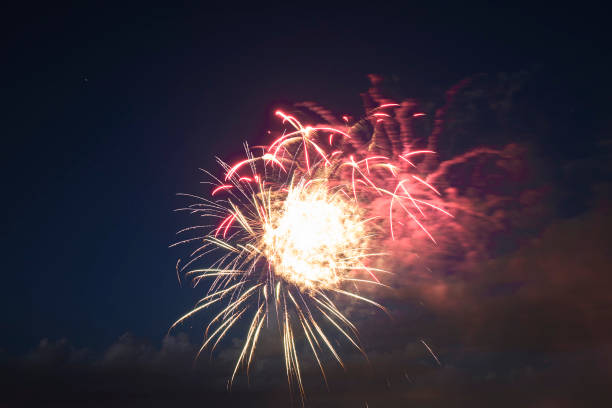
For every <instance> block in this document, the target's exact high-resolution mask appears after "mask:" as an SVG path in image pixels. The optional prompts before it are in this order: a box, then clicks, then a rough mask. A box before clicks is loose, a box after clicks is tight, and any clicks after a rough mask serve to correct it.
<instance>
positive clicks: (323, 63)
mask: <svg viewBox="0 0 612 408" xmlns="http://www.w3.org/2000/svg"><path fill="white" fill-rule="evenodd" d="M300 7H302V9H297V8H296V9H292V10H289V9H286V8H270V9H269V10H264V9H262V8H260V7H252V8H249V9H239V8H238V6H236V7H235V8H234V7H232V9H225V10H220V9H214V8H209V7H207V6H203V5H191V6H186V7H180V8H178V7H170V6H155V5H152V4H151V3H146V4H145V5H136V4H134V3H132V4H131V5H127V6H126V5H122V6H108V5H106V4H104V3H100V4H98V5H92V4H89V5H73V6H62V7H57V6H54V7H50V6H47V7H43V8H35V7H31V8H25V7H24V8H21V9H19V10H10V11H8V12H6V13H3V14H4V17H3V25H4V27H3V31H5V32H4V34H3V36H2V37H3V40H2V42H3V50H4V52H3V61H4V62H3V71H4V73H3V75H2V83H3V85H2V89H3V100H4V107H3V109H2V111H3V113H4V115H3V116H4V120H3V122H4V128H5V130H4V132H3V135H4V137H3V149H2V151H3V158H2V167H3V169H2V174H3V175H4V177H3V180H4V185H3V190H4V194H3V197H4V198H3V199H2V205H3V210H4V211H3V213H4V215H5V220H6V221H5V222H4V230H3V245H2V249H3V260H4V267H3V279H2V285H0V287H1V289H0V308H1V309H2V327H3V333H4V336H2V340H1V341H0V349H3V350H5V351H8V353H10V354H13V353H14V354H21V353H23V352H25V351H26V350H29V349H32V348H33V347H35V345H36V344H37V343H38V342H39V341H40V339H42V338H50V339H60V338H68V339H69V340H70V342H71V343H73V344H75V345H77V346H78V347H87V348H90V349H94V350H101V349H104V348H106V347H107V346H108V345H109V344H111V343H112V342H114V341H115V340H116V339H117V338H118V337H119V336H120V335H122V334H123V333H125V332H128V331H129V332H132V333H134V334H135V335H137V336H139V337H143V338H147V339H150V340H151V341H152V342H154V343H159V342H160V341H161V339H162V337H163V336H164V334H165V333H166V330H167V328H168V327H169V325H170V324H171V323H172V322H173V321H174V319H175V318H176V317H177V316H179V315H180V314H181V313H182V312H184V311H185V310H187V309H188V308H189V307H190V306H191V305H192V303H193V300H194V299H195V297H196V296H197V295H198V293H197V292H196V291H192V290H189V289H185V288H180V287H179V285H178V282H177V280H176V275H175V270H174V267H175V263H176V259H177V257H178V256H180V255H182V254H181V253H180V251H179V252H177V251H175V250H170V249H168V245H169V244H170V243H172V242H173V240H174V232H175V231H176V230H177V229H179V228H181V227H183V226H184V225H185V223H187V222H189V221H187V219H185V218H182V217H181V216H179V215H177V214H175V213H173V212H172V209H174V208H176V207H177V206H179V205H180V204H181V201H180V200H178V199H177V198H176V197H175V193H177V192H197V191H198V190H199V189H200V186H199V184H198V182H199V181H201V179H202V177H201V175H200V174H199V172H198V170H197V169H198V167H202V168H213V169H214V168H215V166H216V165H215V163H214V156H216V155H219V156H221V157H225V158H228V157H230V158H231V157H235V156H236V155H239V154H240V153H241V143H242V141H243V140H245V139H248V140H249V141H251V142H252V143H253V142H257V141H259V140H262V136H263V135H264V130H265V129H266V126H267V124H268V123H269V121H270V116H271V112H272V111H273V109H274V108H275V107H277V106H280V105H283V104H290V103H292V102H299V101H304V100H314V101H317V102H320V103H322V104H324V105H326V106H328V107H330V108H332V109H334V110H335V111H338V112H340V111H342V112H348V113H352V114H354V115H355V116H358V115H359V114H360V113H361V109H362V108H361V100H360V98H359V92H363V91H364V90H366V89H367V87H368V80H367V74H369V73H373V72H376V73H381V74H385V75H388V76H390V77H394V76H395V77H399V78H400V84H401V89H402V91H403V92H404V93H406V94H409V95H408V96H417V97H424V98H436V97H439V96H440V95H442V94H443V92H444V90H446V89H447V88H448V87H449V86H451V85H452V84H454V83H455V82H457V81H459V80H461V79H462V78H464V77H466V76H468V75H473V74H477V73H488V74H494V75H497V74H499V73H501V72H510V73H512V72H518V71H520V70H538V69H539V70H541V71H542V72H546V73H548V74H546V78H547V81H548V82H546V81H544V82H537V83H536V84H535V85H533V84H532V85H530V86H532V88H530V89H528V90H527V91H526V94H527V95H529V93H530V92H531V94H532V95H531V96H529V97H528V100H529V101H531V105H530V106H532V107H541V108H542V109H543V110H544V111H546V112H547V113H548V114H549V117H555V115H567V112H569V110H568V111H566V110H564V109H566V108H567V107H568V106H570V105H571V106H570V107H571V109H572V113H571V115H574V116H576V117H579V116H581V117H582V118H583V120H582V121H581V122H580V123H581V125H580V126H578V125H576V123H578V122H576V121H574V120H573V119H575V118H573V119H572V118H570V119H572V120H568V122H567V123H571V124H572V125H571V126H573V127H571V126H570V127H555V126H554V125H551V126H552V129H553V130H554V131H555V132H557V131H558V132H557V133H554V132H552V131H550V132H548V133H545V132H544V133H542V139H540V140H535V141H531V142H532V143H533V144H534V145H536V146H540V148H541V147H542V146H547V145H549V146H550V144H551V143H552V142H553V141H554V144H555V148H554V149H551V155H552V157H560V158H565V157H568V156H570V155H578V156H580V155H583V156H588V151H589V149H590V148H591V147H592V135H593V134H595V133H596V131H597V128H598V126H599V125H600V124H605V123H606V122H605V121H602V120H599V119H598V117H597V115H598V114H599V113H600V111H603V107H602V106H603V105H602V104H603V103H605V95H606V87H607V86H608V84H609V79H608V78H607V77H606V76H605V74H604V73H605V72H606V67H607V64H608V62H609V61H607V60H605V59H604V57H603V54H604V53H605V52H606V50H605V47H604V45H605V41H604V40H605V39H604V32H605V30H604V28H603V27H602V26H601V24H600V21H601V20H600V19H599V18H598V17H597V16H595V15H590V16H587V15H582V14H579V13H576V12H575V10H573V9H572V10H570V9H568V10H557V9H555V10H554V11H551V10H550V9H548V8H546V9H545V8H542V9H537V8H534V7H531V6H530V7H526V8H519V7H517V8H513V9H510V8H508V9H483V8H479V7H475V8H463V6H462V8H458V7H455V8H445V7H434V6H431V7H429V8H428V9H424V8H423V6H422V5H418V6H414V7H412V6H409V5H406V7H405V9H394V8H392V7H391V6H390V5H384V4H380V5H378V6H376V7H374V6H371V7H369V8H367V9H364V8H358V7H355V8H353V9H351V8H337V9H333V8H331V9H330V8H323V9H318V8H315V6H314V5H309V4H305V3H304V4H302V5H301V6H300ZM595 14H596V13H595ZM564 123H565V122H564ZM608 123H609V122H608ZM534 126H536V127H537V126H540V127H537V128H538V129H548V130H550V129H551V126H549V127H548V128H547V125H546V124H541V123H540V124H535V125H534ZM608 129H609V127H608ZM578 133H580V134H578ZM551 134H555V135H558V136H555V137H556V138H555V139H554V140H553V139H550V137H551V136H550V135H551ZM577 134H578V135H577ZM576 135H577V136H576ZM574 137H578V138H580V140H581V141H584V144H582V143H581V146H584V147H578V148H575V142H574V140H572V138H574ZM547 138H548V139H547ZM555 155H558V156H555ZM554 172H555V170H551V171H550V172H548V173H553V176H552V177H554ZM564 182H566V181H564ZM568 183H569V182H568ZM561 184H562V183H561ZM557 193H558V194H557V195H558V196H563V195H564V194H565V193H564V192H557ZM567 195H568V196H572V197H574V195H572V194H569V193H568V194H567ZM562 201H563V200H562ZM559 206H560V207H563V209H562V210H563V211H565V212H566V213H567V215H572V214H575V213H577V212H579V208H582V206H581V204H579V203H577V202H576V201H575V200H574V199H573V198H569V199H567V200H565V201H563V203H562V204H560V205H559Z"/></svg>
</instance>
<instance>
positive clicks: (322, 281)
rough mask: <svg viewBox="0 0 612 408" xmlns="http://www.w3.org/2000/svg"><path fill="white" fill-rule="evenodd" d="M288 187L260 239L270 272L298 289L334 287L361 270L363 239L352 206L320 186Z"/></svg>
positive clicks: (360, 222) (362, 225)
mask: <svg viewBox="0 0 612 408" xmlns="http://www.w3.org/2000/svg"><path fill="white" fill-rule="evenodd" d="M306 186H307V187H304V185H303V184H298V185H297V186H292V187H291V188H290V189H289V191H288V193H287V196H286V198H285V199H284V201H282V204H281V205H280V206H279V207H280V208H278V209H276V210H273V211H271V215H270V220H269V221H268V222H267V223H266V224H265V231H264V236H263V241H264V248H265V250H264V253H265V255H266V257H267V258H268V261H269V262H270V264H271V265H272V269H273V271H274V273H275V274H276V275H278V276H280V277H281V278H283V279H285V280H286V281H288V282H290V283H292V284H295V285H296V286H298V287H299V288H300V289H301V290H307V289H318V288H329V287H332V286H335V285H337V284H338V283H339V282H340V281H341V280H342V279H343V277H344V276H345V275H346V274H347V273H349V272H350V271H352V270H356V269H363V265H362V263H361V262H362V261H363V255H364V254H365V251H366V244H367V237H366V234H365V228H364V222H363V220H362V219H361V216H360V214H359V212H358V209H357V207H356V206H355V205H354V204H353V203H352V201H351V200H349V199H348V198H347V197H345V196H344V195H343V194H341V193H332V192H329V191H328V188H327V185H326V183H322V185H321V184H320V185H312V184H311V185H310V186H308V185H306Z"/></svg>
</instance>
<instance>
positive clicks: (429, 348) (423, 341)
mask: <svg viewBox="0 0 612 408" xmlns="http://www.w3.org/2000/svg"><path fill="white" fill-rule="evenodd" d="M421 343H423V345H424V346H425V347H426V348H427V350H428V351H429V353H430V354H431V355H432V356H433V358H435V359H436V362H437V363H438V365H439V366H440V367H441V366H442V363H440V360H439V359H438V356H436V353H434V352H433V350H432V349H431V347H429V346H428V345H427V343H425V340H423V339H421Z"/></svg>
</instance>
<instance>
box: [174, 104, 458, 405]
mask: <svg viewBox="0 0 612 408" xmlns="http://www.w3.org/2000/svg"><path fill="white" fill-rule="evenodd" d="M398 106H399V105H397V104H384V105H382V106H379V107H378V108H377V109H374V110H373V111H372V112H371V113H370V115H369V116H368V120H371V121H374V122H376V123H379V122H382V121H384V120H385V119H386V118H387V117H391V115H390V114H389V113H386V112H387V111H390V110H393V109H396V108H397V107H398ZM276 114H277V116H279V117H280V118H281V119H282V121H283V124H284V125H285V126H286V127H287V128H288V129H286V130H285V133H283V134H282V135H281V136H280V137H278V138H277V139H276V140H274V141H273V142H272V143H271V144H270V145H269V146H264V147H257V148H249V147H248V146H247V145H245V150H246V158H245V159H244V160H243V161H240V162H238V163H236V164H234V165H229V164H226V163H225V162H223V161H221V160H219V163H220V165H221V166H222V168H223V170H224V174H223V176H222V177H221V178H217V177H215V176H214V175H212V174H211V173H208V175H209V176H210V177H211V178H212V180H214V181H213V182H212V184H213V189H212V193H211V195H212V196H211V197H210V198H205V197H200V196H195V195H186V196H188V197H190V198H192V199H195V200H196V202H194V203H193V204H191V205H189V206H188V207H186V208H182V209H179V210H185V211H188V212H190V213H193V214H197V215H201V216H203V217H205V218H206V219H210V220H217V222H215V223H214V224H213V225H209V226H206V225H202V226H193V227H189V228H186V229H183V230H181V231H179V232H180V233H184V232H193V231H200V230H204V231H206V232H205V234H203V235H198V236H197V237H193V238H188V239H185V240H182V241H179V242H177V243H175V244H173V246H175V245H180V244H196V247H195V249H194V250H193V251H192V252H191V254H190V258H189V260H188V261H187V262H186V263H185V264H184V265H182V267H181V268H180V269H179V264H177V273H184V274H185V275H186V276H188V277H189V278H191V279H192V281H193V283H194V285H197V284H198V283H199V282H200V281H203V280H206V279H210V281H209V282H210V283H209V286H208V292H207V294H206V296H204V297H203V298H202V299H201V300H200V301H199V302H198V303H197V304H196V306H195V307H194V308H193V309H192V310H191V311H190V312H188V313H187V314H185V315H184V316H182V317H181V318H180V319H178V320H177V321H176V323H174V325H173V326H172V327H175V326H176V325H178V324H180V323H181V322H183V321H185V320H186V319H188V318H190V317H191V316H193V315H194V314H196V313H197V312H200V311H203V310H205V309H207V308H209V307H212V306H213V305H214V306H217V307H219V306H220V307H219V308H218V312H217V313H216V314H215V315H214V317H213V318H212V319H211V320H210V322H209V324H208V326H207V327H206V330H205V339H204V342H203V344H202V346H201V348H200V351H199V353H198V355H199V354H200V353H201V352H202V351H204V350H205V349H207V348H210V349H211V351H212V350H214V349H215V347H216V346H217V345H218V344H219V342H220V341H221V340H222V339H223V338H224V337H225V336H226V335H227V333H228V332H229V331H230V329H232V327H234V326H236V325H237V323H238V322H239V321H241V320H245V319H246V321H247V325H248V329H247V334H246V336H245V339H244V343H243V346H242V349H241V351H240V354H239V356H238V359H237V361H236V364H235V367H234V370H233V373H232V375H231V378H230V379H229V382H228V385H230V386H231V384H232V382H233V380H234V378H235V376H236V374H237V373H238V371H239V369H240V367H242V366H244V367H246V371H247V373H248V370H249V366H250V364H251V362H252V361H253V356H254V354H255V350H256V346H257V343H258V340H259V339H260V335H261V333H262V331H265V329H266V327H264V326H267V325H268V322H269V317H270V316H271V315H273V316H274V318H273V320H275V321H276V322H277V326H278V330H279V332H280V336H281V339H282V345H283V352H284V359H285V367H286V374H287V378H288V382H289V386H290V388H291V389H296V390H297V391H299V393H300V395H301V396H302V397H303V395H304V387H303V383H302V377H301V371H300V358H299V356H298V344H297V338H296V334H297V333H298V332H300V333H301V334H300V336H299V337H300V338H301V337H302V335H303V338H304V341H305V343H306V344H307V347H308V348H309V349H310V351H311V352H312V356H313V357H314V360H316V362H317V364H318V366H319V368H320V371H321V374H322V377H323V379H324V381H325V382H326V383H327V379H326V378H325V371H324V368H323V363H322V360H323V358H322V355H323V353H329V354H331V356H333V358H334V359H335V360H336V361H337V362H338V363H339V364H340V365H341V366H343V362H342V358H341V357H340V355H339V353H338V351H337V350H336V348H335V347H334V345H333V344H332V342H333V340H334V339H335V337H342V338H344V339H346V341H348V342H349V343H350V344H352V345H353V346H354V347H355V348H356V349H358V350H359V351H360V352H361V353H363V354H364V356H365V351H364V349H363V347H362V345H361V343H360V341H359V337H358V332H357V328H356V326H355V324H354V323H352V322H351V321H350V320H349V318H348V317H347V316H346V315H345V314H343V313H342V311H341V308H340V307H339V306H338V304H339V302H343V300H345V299H351V300H354V301H360V302H364V303H368V304H370V305H373V306H375V307H377V308H380V309H381V310H383V311H384V310H385V309H384V307H383V306H382V305H380V304H379V303H377V302H376V301H374V300H372V299H370V298H368V297H366V296H365V295H362V294H360V293H361V292H362V290H361V289H360V288H361V287H362V285H373V286H385V285H384V284H383V283H381V276H384V274H386V273H389V272H388V271H386V270H385V269H384V261H383V259H384V255H385V254H384V252H385V251H384V250H383V249H382V247H383V246H382V244H381V243H382V242H383V241H384V240H385V239H386V238H387V237H389V238H391V239H394V238H395V236H396V235H397V234H398V229H407V228H410V229H411V230H414V229H415V228H416V229H419V230H420V231H422V232H423V233H425V235H426V236H427V237H428V238H429V239H430V240H431V241H432V242H435V239H434V237H433V236H432V235H431V234H430V233H429V231H428V230H427V229H426V227H425V226H424V222H423V220H424V219H425V218H426V216H427V214H429V213H432V212H434V213H437V214H443V215H447V216H451V215H450V214H449V213H448V212H447V211H446V210H445V209H443V208H442V206H440V205H439V204H436V197H437V196H438V195H439V192H438V191H437V190H436V189H435V187H433V186H432V185H430V184H429V183H428V182H427V181H426V180H425V179H424V178H422V177H420V176H419V175H418V173H416V172H413V173H411V172H409V171H407V170H406V168H409V169H410V168H412V169H416V168H417V166H416V165H415V164H414V163H413V161H414V160H415V158H416V157H418V156H421V155H430V154H434V152H433V151H431V150H418V151H407V152H403V153H402V154H398V155H397V157H388V156H386V155H381V154H375V152H373V150H374V149H371V148H370V149H368V151H367V152H364V151H363V149H362V150H358V149H354V148H351V133H353V132H354V131H355V129H356V127H357V126H359V124H357V125H354V126H353V127H349V126H348V125H346V126H344V127H330V126H303V125H302V124H301V123H300V122H299V121H298V120H297V119H296V118H295V117H293V116H290V115H287V114H285V113H283V112H280V111H278V112H276ZM381 202H382V203H383V204H384V205H383V206H382V208H384V211H380V208H381V205H378V204H377V205H374V203H381ZM210 259H214V260H213V261H212V262H211V263H209V264H208V267H206V268H198V267H196V265H197V263H198V262H203V261H205V260H210ZM179 262H180V261H179Z"/></svg>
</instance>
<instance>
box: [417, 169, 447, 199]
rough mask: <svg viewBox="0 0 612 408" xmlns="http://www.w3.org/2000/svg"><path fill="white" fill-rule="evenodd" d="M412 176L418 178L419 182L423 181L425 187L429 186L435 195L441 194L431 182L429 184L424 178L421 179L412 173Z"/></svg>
mask: <svg viewBox="0 0 612 408" xmlns="http://www.w3.org/2000/svg"><path fill="white" fill-rule="evenodd" d="M412 177H413V178H414V179H416V180H418V181H419V182H421V183H423V184H424V185H426V186H427V187H429V188H430V189H431V190H432V191H433V192H435V193H436V194H437V195H442V194H440V192H439V191H438V190H436V189H435V187H433V186H432V185H431V184H429V183H428V182H426V181H425V180H423V179H422V178H420V177H419V176H415V175H414V174H413V175H412Z"/></svg>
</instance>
